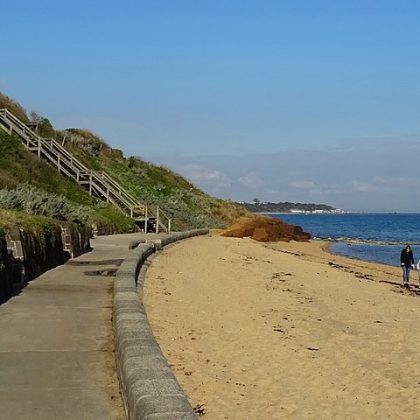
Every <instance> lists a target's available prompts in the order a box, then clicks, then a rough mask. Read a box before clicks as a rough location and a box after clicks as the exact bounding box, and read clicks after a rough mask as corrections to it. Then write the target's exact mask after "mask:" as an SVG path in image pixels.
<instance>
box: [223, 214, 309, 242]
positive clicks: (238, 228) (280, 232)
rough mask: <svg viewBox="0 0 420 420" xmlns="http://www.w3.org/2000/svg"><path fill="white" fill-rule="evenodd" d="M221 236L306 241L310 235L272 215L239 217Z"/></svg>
mask: <svg viewBox="0 0 420 420" xmlns="http://www.w3.org/2000/svg"><path fill="white" fill-rule="evenodd" d="M221 236H227V237H233V238H244V237H250V238H252V239H254V240H256V241H259V242H276V241H285V242H289V241H291V240H293V241H301V242H302V241H308V240H309V239H311V235H310V234H309V233H307V232H304V231H303V229H302V228H301V227H300V226H294V225H289V224H287V223H285V222H282V221H281V220H279V219H274V218H272V217H263V216H256V217H241V218H240V219H238V220H237V221H236V222H235V223H234V224H233V225H232V226H231V227H229V228H228V229H226V230H225V231H224V232H222V233H221Z"/></svg>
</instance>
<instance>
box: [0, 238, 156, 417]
mask: <svg viewBox="0 0 420 420" xmlns="http://www.w3.org/2000/svg"><path fill="white" fill-rule="evenodd" d="M141 237H144V235H143V236H142V235H141V234H128V235H113V236H103V237H99V238H95V239H94V240H92V246H93V247H94V250H93V252H91V253H88V254H85V255H82V256H81V257H79V258H76V259H74V260H71V261H69V262H67V263H66V264H65V265H63V266H60V267H57V268H55V269H53V270H50V271H48V272H46V273H44V274H43V275H42V276H40V277H38V278H37V279H34V280H32V281H31V282H30V283H29V284H28V285H27V286H26V287H25V288H24V289H23V290H22V291H21V293H20V294H19V295H18V296H14V297H12V298H11V299H10V300H8V301H7V302H5V303H3V304H2V305H0V419H1V420H9V419H10V420H20V419H31V420H38V419H39V420H49V419H60V420H62V419H72V420H77V419H89V420H91V419H124V418H125V416H124V410H123V405H122V401H121V397H120V393H119V385H118V378H117V374H116V368H115V357H114V341H113V335H112V331H113V330H112V320H111V316H112V286H113V280H114V277H113V276H112V274H113V273H114V272H115V270H116V269H117V268H118V266H119V264H120V263H121V262H122V260H123V259H124V258H125V256H126V255H127V253H128V252H129V250H128V245H129V243H130V241H131V240H133V239H137V238H141ZM148 237H150V238H151V237H152V235H148Z"/></svg>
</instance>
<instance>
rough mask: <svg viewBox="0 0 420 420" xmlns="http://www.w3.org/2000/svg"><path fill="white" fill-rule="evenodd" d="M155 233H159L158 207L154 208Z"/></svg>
mask: <svg viewBox="0 0 420 420" xmlns="http://www.w3.org/2000/svg"><path fill="white" fill-rule="evenodd" d="M156 233H159V206H157V207H156Z"/></svg>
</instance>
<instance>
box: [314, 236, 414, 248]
mask: <svg viewBox="0 0 420 420" xmlns="http://www.w3.org/2000/svg"><path fill="white" fill-rule="evenodd" d="M313 239H315V240H316V239H317V240H326V241H331V242H341V243H347V244H348V245H401V246H404V245H407V244H410V245H414V246H418V245H420V242H415V241H414V242H413V241H383V240H376V239H365V238H347V237H344V236H342V237H337V238H331V237H325V238H322V237H316V236H314V237H313Z"/></svg>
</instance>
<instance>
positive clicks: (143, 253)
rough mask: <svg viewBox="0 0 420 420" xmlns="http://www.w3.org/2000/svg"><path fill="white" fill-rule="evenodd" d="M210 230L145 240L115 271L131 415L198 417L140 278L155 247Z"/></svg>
mask: <svg viewBox="0 0 420 420" xmlns="http://www.w3.org/2000/svg"><path fill="white" fill-rule="evenodd" d="M208 233H209V230H208V229H196V230H190V231H185V232H179V233H174V234H171V235H168V236H166V237H164V238H162V239H158V240H155V241H154V242H153V243H140V244H138V246H137V247H136V248H134V249H133V250H132V251H131V252H130V254H129V255H128V256H127V258H126V259H125V260H124V262H123V263H122V264H121V266H120V268H119V270H118V271H117V273H116V277H115V281H114V295H113V326H114V334H115V349H116V361H117V368H118V375H119V381H120V388H121V393H122V397H123V401H124V406H125V410H126V414H127V417H128V419H130V420H134V419H135V420H151V419H154V420H163V419H166V420H168V419H171V420H178V419H185V420H187V419H196V418H197V417H196V415H195V413H194V411H193V409H192V407H191V404H190V403H189V401H188V399H187V397H186V396H185V394H184V392H183V390H182V388H181V387H180V385H179V384H178V382H177V380H176V378H175V376H174V374H173V372H172V370H171V368H170V367H169V364H168V362H167V361H166V359H165V357H164V356H163V354H162V352H161V350H160V347H159V344H158V343H157V341H156V340H155V337H154V335H153V332H152V329H151V327H150V324H149V321H148V319H147V314H146V311H145V308H144V305H143V299H142V296H143V293H142V292H143V281H142V280H140V281H139V284H137V278H138V276H139V273H140V270H142V272H141V276H140V277H142V278H143V279H144V275H145V271H146V270H147V264H145V263H146V261H147V260H148V258H149V257H150V256H151V255H152V254H153V253H154V252H156V251H158V250H160V249H161V248H162V247H165V246H167V245H169V244H172V243H174V242H177V241H180V240H182V239H187V238H192V237H194V236H199V235H206V234H208ZM133 245H134V244H133ZM131 246H132V245H131ZM148 262H150V259H149V261H148Z"/></svg>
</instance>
